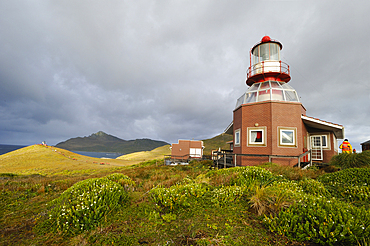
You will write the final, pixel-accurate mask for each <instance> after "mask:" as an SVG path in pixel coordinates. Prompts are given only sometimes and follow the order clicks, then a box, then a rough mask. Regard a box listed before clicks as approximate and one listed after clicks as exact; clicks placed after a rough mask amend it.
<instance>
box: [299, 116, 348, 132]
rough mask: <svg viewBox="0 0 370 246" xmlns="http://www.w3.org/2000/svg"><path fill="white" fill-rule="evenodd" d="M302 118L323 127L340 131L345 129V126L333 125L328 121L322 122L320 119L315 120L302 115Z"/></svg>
mask: <svg viewBox="0 0 370 246" xmlns="http://www.w3.org/2000/svg"><path fill="white" fill-rule="evenodd" d="M301 118H302V119H303V120H308V121H311V122H314V123H318V124H321V125H325V126H329V127H333V128H337V129H340V130H342V129H343V128H344V127H343V126H340V125H336V124H332V123H329V122H326V121H322V120H319V119H313V118H311V117H307V116H305V115H302V116H301Z"/></svg>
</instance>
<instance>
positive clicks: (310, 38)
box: [0, 0, 370, 149]
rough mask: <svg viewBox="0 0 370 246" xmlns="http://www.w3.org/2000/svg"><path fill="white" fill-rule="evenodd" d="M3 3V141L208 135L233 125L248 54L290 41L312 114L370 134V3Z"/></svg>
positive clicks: (350, 132)
mask: <svg viewBox="0 0 370 246" xmlns="http://www.w3.org/2000/svg"><path fill="white" fill-rule="evenodd" d="M358 2H359V3H361V4H352V3H350V2H349V1H348V2H343V1H341V2H337V1H314V2H310V3H307V2H304V1H260V2H257V1H227V2H225V1H206V0H205V1H196V2H189V1H180V2H173V1H151V2H148V1H77V2H76V1H32V2H28V1H2V2H0V143H9V144H32V143H38V142H40V141H43V140H46V141H47V142H48V143H50V144H56V143H58V142H60V141H63V140H66V139H68V138H70V137H75V136H86V135H89V134H91V133H93V132H97V131H99V130H103V131H105V132H107V133H110V134H113V135H115V136H118V137H120V138H124V139H135V138H153V139H161V140H165V141H168V142H175V141H177V139H179V138H181V139H193V138H194V139H205V138H210V137H213V136H215V135H216V134H219V133H221V132H222V131H223V130H224V129H225V128H226V127H227V126H228V124H229V123H230V122H231V120H232V111H233V109H234V106H235V102H236V99H237V98H238V97H239V96H240V95H241V94H243V92H244V91H245V90H246V89H247V86H246V85H245V71H246V69H247V67H248V66H249V50H250V48H251V47H252V46H253V45H254V44H255V43H257V42H258V41H259V40H260V39H261V38H262V37H263V36H264V35H269V36H271V37H272V38H273V39H277V40H279V41H281V42H282V43H283V46H284V48H283V51H282V55H283V59H282V60H283V61H285V62H287V63H288V64H289V65H290V66H291V74H292V81H291V82H290V83H291V85H292V86H293V87H294V88H295V89H296V90H297V92H298V93H299V95H300V97H301V100H302V103H303V104H304V106H305V107H306V108H307V114H308V115H309V116H314V117H317V118H320V119H323V120H326V121H331V122H334V123H338V124H342V125H344V126H345V128H346V137H348V138H349V139H350V141H352V143H353V145H355V148H357V149H359V148H360V146H359V143H360V142H363V141H366V140H368V139H370V131H369V130H370V129H369V123H368V122H370V114H368V112H370V106H369V103H368V102H369V100H370V83H369V81H368V78H369V77H370V76H369V75H370V74H369V71H370V69H369V68H370V67H369V64H370V61H369V54H370V46H369V45H368V40H369V38H370V37H369V36H370V33H369V32H367V29H368V28H367V26H368V24H367V23H368V22H369V17H368V16H367V13H366V11H367V10H368V9H369V5H370V3H368V2H367V1H358Z"/></svg>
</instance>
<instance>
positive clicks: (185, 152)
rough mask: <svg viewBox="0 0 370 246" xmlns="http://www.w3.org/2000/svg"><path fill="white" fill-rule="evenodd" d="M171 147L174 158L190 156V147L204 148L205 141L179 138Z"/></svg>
mask: <svg viewBox="0 0 370 246" xmlns="http://www.w3.org/2000/svg"><path fill="white" fill-rule="evenodd" d="M171 147H172V149H171V156H172V158H175V159H181V158H188V157H189V154H190V148H202V147H203V141H194V140H179V141H178V143H175V144H172V146H171Z"/></svg>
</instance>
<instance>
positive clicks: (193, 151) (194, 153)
mask: <svg viewBox="0 0 370 246" xmlns="http://www.w3.org/2000/svg"><path fill="white" fill-rule="evenodd" d="M189 156H190V157H198V158H200V157H202V149H201V148H190V150H189Z"/></svg>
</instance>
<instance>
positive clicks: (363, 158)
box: [330, 151, 370, 168]
mask: <svg viewBox="0 0 370 246" xmlns="http://www.w3.org/2000/svg"><path fill="white" fill-rule="evenodd" d="M330 164H331V165H334V166H338V167H341V168H354V167H370V151H363V152H361V153H358V154H356V153H341V154H339V155H334V156H333V157H332V158H331V160H330Z"/></svg>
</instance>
